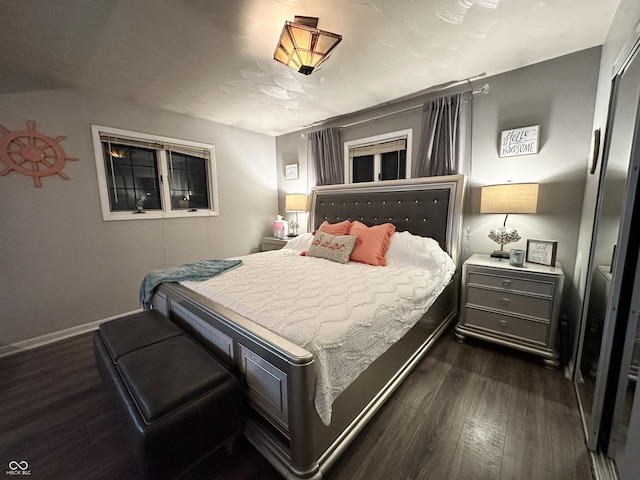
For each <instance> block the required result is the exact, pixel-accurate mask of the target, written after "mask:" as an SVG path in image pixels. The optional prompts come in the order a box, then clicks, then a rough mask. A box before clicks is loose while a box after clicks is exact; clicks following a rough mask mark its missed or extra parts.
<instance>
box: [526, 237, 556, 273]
mask: <svg viewBox="0 0 640 480" xmlns="http://www.w3.org/2000/svg"><path fill="white" fill-rule="evenodd" d="M557 250H558V242H552V241H549V240H527V262H530V263H539V264H541V265H549V266H550V267H555V266H556V252H557Z"/></svg>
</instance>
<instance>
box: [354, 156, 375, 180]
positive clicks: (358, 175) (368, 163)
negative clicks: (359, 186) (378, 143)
mask: <svg viewBox="0 0 640 480" xmlns="http://www.w3.org/2000/svg"><path fill="white" fill-rule="evenodd" d="M352 165H353V170H352V172H351V179H352V181H353V183H358V182H372V181H373V155H365V156H362V157H353V161H352Z"/></svg>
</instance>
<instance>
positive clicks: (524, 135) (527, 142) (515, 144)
mask: <svg viewBox="0 0 640 480" xmlns="http://www.w3.org/2000/svg"><path fill="white" fill-rule="evenodd" d="M539 130H540V125H533V126H531V127H522V128H514V129H513V130H503V131H502V135H501V137H500V156H501V157H516V156H519V155H532V154H534V153H538V138H539V137H538V133H539Z"/></svg>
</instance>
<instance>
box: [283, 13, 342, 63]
mask: <svg viewBox="0 0 640 480" xmlns="http://www.w3.org/2000/svg"><path fill="white" fill-rule="evenodd" d="M317 25H318V19H317V18H316V17H301V16H296V17H295V20H294V21H293V22H286V23H285V25H284V27H283V28H282V33H281V34H280V40H278V46H277V47H276V51H275V52H274V54H273V58H274V59H276V60H277V61H278V62H280V63H282V64H284V65H286V66H288V67H291V68H293V69H294V70H296V71H298V72H300V73H302V74H304V75H309V74H310V73H311V72H313V71H314V70H315V69H316V68H318V67H319V66H320V65H321V64H322V62H324V61H325V60H326V59H327V58H328V57H329V54H330V53H331V52H332V51H333V49H334V48H335V47H336V45H338V43H340V41H341V40H342V35H338V34H336V33H331V32H325V31H324V30H318V29H317V28H316V27H317Z"/></svg>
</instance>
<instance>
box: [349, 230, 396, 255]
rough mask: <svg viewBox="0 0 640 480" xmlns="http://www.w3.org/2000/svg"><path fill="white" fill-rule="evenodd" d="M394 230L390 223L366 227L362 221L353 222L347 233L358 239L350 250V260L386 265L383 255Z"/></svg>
mask: <svg viewBox="0 0 640 480" xmlns="http://www.w3.org/2000/svg"><path fill="white" fill-rule="evenodd" d="M395 231H396V227H395V226H394V225H393V224H391V223H383V224H382V225H375V226H373V227H367V226H366V225H365V224H364V223H360V222H353V223H352V224H351V230H350V231H349V235H355V236H357V237H358V241H357V242H356V246H355V248H354V249H353V252H351V260H353V261H354V262H362V263H368V264H369V265H381V266H384V265H386V264H387V261H386V260H385V258H384V256H385V254H386V253H387V250H388V249H389V244H390V243H391V235H393V234H394V232H395Z"/></svg>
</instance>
